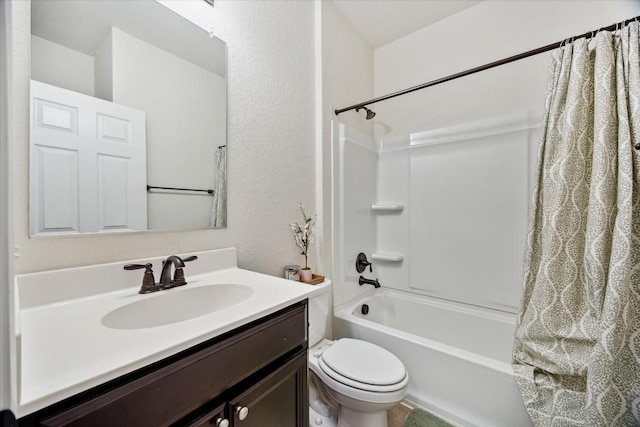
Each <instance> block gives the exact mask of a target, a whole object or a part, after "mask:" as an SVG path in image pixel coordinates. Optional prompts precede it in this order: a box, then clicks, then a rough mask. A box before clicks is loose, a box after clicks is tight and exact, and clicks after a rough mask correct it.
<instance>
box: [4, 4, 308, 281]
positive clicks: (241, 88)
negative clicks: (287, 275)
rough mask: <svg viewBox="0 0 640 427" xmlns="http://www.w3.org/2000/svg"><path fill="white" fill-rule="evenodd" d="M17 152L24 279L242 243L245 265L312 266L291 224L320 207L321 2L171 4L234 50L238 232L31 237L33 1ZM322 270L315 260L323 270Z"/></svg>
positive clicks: (232, 122)
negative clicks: (317, 84) (317, 59)
mask: <svg viewBox="0 0 640 427" xmlns="http://www.w3.org/2000/svg"><path fill="white" fill-rule="evenodd" d="M14 3H15V5H16V8H17V9H20V10H18V11H17V13H18V14H19V15H22V16H23V17H24V18H25V19H22V20H21V21H20V22H21V24H20V25H18V26H17V27H16V29H15V31H14V46H17V47H18V48H19V49H18V50H17V51H16V54H15V55H14V57H13V58H12V62H13V64H12V69H13V73H14V75H13V79H14V81H13V83H14V88H13V89H14V90H13V100H14V109H13V113H14V123H15V125H16V126H15V128H14V132H13V135H12V148H13V152H14V156H13V167H14V170H15V171H16V173H15V174H14V182H13V192H14V198H13V209H14V224H15V243H16V245H18V246H19V247H20V252H21V256H20V258H19V259H17V260H16V263H15V267H16V272H17V273H24V272H30V271H40V270H46V269H53V268H62V267H69V266H78V265H87V264H92V263H102V262H109V261H117V260H125V259H131V258H144V257H147V256H156V255H163V254H168V253H181V252H189V251H197V250H203V249H212V248H220V247H227V246H236V247H237V248H238V256H239V263H240V266H241V267H244V268H248V269H252V270H256V271H260V272H265V273H268V274H277V275H279V274H281V272H282V266H284V265H285V264H289V263H292V262H296V263H300V262H302V257H301V256H299V255H298V251H297V249H296V247H295V245H294V243H293V237H292V235H291V232H290V230H289V227H288V224H289V222H291V221H300V217H299V210H298V202H302V203H303V204H304V205H305V206H306V207H307V209H308V210H309V211H311V212H313V211H314V210H315V206H314V197H315V164H314V161H315V160H314V152H315V151H314V150H315V148H314V147H315V141H314V138H315V133H314V126H315V125H314V120H315V117H314V93H315V92H314V66H315V63H314V3H313V2H307V1H300V2H298V1H294V2H290V1H268V2H264V1H241V2H237V1H222V0H220V1H216V6H215V8H211V7H210V6H208V5H207V4H206V3H204V2H202V1H201V0H193V1H191V0H185V1H179V2H171V3H173V6H174V7H176V8H180V13H181V14H183V15H187V16H189V17H191V19H192V20H193V21H195V22H197V23H198V24H199V25H201V26H202V27H205V28H207V27H209V26H212V27H213V32H214V33H215V34H216V36H218V37H220V38H222V39H223V40H225V41H226V42H227V44H228V71H229V86H228V96H229V121H228V145H229V148H228V161H229V167H228V193H229V204H228V214H229V221H228V224H229V226H228V228H227V229H224V230H204V231H189V232H150V233H138V234H128V235H110V236H79V237H55V238H53V237H51V238H49V237H48V238H38V239H30V238H29V237H28V135H29V128H28V115H29V114H28V110H29V104H28V79H29V77H28V76H29V52H28V47H29V43H28V39H29V31H30V29H29V24H28V22H29V19H28V13H29V9H28V2H22V1H17V2H14ZM314 264H315V263H314Z"/></svg>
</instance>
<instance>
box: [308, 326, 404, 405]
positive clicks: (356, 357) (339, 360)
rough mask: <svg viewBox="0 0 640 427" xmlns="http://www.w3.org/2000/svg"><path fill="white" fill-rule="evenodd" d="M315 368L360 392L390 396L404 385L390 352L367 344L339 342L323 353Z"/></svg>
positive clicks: (398, 363)
mask: <svg viewBox="0 0 640 427" xmlns="http://www.w3.org/2000/svg"><path fill="white" fill-rule="evenodd" d="M318 364H319V366H320V368H321V369H322V370H323V371H324V372H325V373H326V374H327V375H328V376H330V377H331V378H333V379H334V380H336V381H339V382H341V383H343V384H345V385H348V386H350V387H355V388H358V389H360V390H366V391H374V392H378V393H386V392H392V391H396V390H399V389H401V388H403V387H404V386H405V385H406V382H407V381H406V380H407V371H406V369H405V367H404V365H403V364H402V362H401V361H400V360H399V359H398V358H397V357H396V356H395V355H393V354H392V353H391V352H389V351H387V350H385V349H384V348H382V347H379V346H377V345H375V344H372V343H370V342H367V341H362V340H356V339H351V338H343V339H341V340H338V341H336V342H335V343H334V344H333V345H332V346H330V347H329V348H327V349H326V350H325V351H323V352H322V354H321V355H320V358H319V360H318Z"/></svg>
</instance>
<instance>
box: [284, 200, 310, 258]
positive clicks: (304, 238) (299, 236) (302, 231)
mask: <svg viewBox="0 0 640 427" xmlns="http://www.w3.org/2000/svg"><path fill="white" fill-rule="evenodd" d="M300 211H301V212H302V218H303V219H304V225H300V224H298V223H297V222H294V223H292V224H289V226H290V227H291V229H292V230H293V237H295V239H296V245H297V246H298V247H299V248H300V250H301V251H302V252H300V255H304V268H309V265H308V256H309V245H310V244H311V243H312V242H313V232H314V231H315V227H316V218H317V215H313V216H307V214H306V212H305V211H304V208H303V207H302V203H301V204H300Z"/></svg>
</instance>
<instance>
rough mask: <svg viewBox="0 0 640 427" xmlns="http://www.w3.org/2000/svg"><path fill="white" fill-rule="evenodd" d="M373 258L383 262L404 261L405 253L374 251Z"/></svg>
mask: <svg viewBox="0 0 640 427" xmlns="http://www.w3.org/2000/svg"><path fill="white" fill-rule="evenodd" d="M371 259H372V260H374V261H382V262H402V260H403V259H404V254H401V253H398V252H374V253H372V254H371Z"/></svg>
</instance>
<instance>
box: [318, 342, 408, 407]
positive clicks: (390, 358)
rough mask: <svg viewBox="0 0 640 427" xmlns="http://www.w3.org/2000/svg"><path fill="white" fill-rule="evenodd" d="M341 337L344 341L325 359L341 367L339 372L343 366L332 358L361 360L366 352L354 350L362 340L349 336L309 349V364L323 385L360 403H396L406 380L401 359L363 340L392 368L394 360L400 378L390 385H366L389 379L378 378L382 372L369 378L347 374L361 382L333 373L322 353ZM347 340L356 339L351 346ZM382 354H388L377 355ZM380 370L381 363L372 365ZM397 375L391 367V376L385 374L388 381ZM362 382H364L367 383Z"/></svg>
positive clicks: (402, 392) (402, 394)
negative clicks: (316, 348)
mask: <svg viewBox="0 0 640 427" xmlns="http://www.w3.org/2000/svg"><path fill="white" fill-rule="evenodd" d="M344 340H347V341H346V344H345V343H343V344H340V345H339V346H338V347H336V350H334V351H332V352H330V353H328V355H329V357H328V359H329V361H330V363H333V365H334V366H338V369H342V370H343V371H344V369H345V366H343V365H340V364H338V365H336V363H337V360H336V359H340V360H343V359H342V356H345V357H346V358H353V359H356V360H358V359H359V358H360V359H359V360H363V359H362V358H365V357H367V356H368V354H362V353H360V352H359V350H358V348H359V349H360V351H361V350H362V346H360V345H359V344H358V343H363V342H364V341H360V340H352V339H349V338H343V339H340V340H338V341H336V342H334V343H332V344H331V345H330V346H322V348H321V350H319V351H313V352H310V357H309V367H310V368H311V370H312V371H313V372H315V373H316V375H318V376H319V377H320V379H321V380H322V382H323V383H324V384H326V385H327V386H328V387H329V388H332V389H333V390H335V391H337V392H339V393H342V394H344V395H345V396H348V397H350V398H353V399H356V400H360V401H363V402H371V403H392V402H399V401H400V400H402V399H403V398H404V397H405V396H406V393H407V384H408V383H409V376H408V375H407V372H406V370H405V368H404V365H402V362H400V360H399V359H398V358H397V357H396V356H394V355H393V354H391V353H389V352H387V351H386V350H384V349H383V348H381V347H378V346H376V345H374V344H371V343H367V344H369V345H370V346H371V347H368V346H365V347H366V348H367V349H368V350H371V351H372V352H374V353H375V354H376V356H379V357H381V358H382V359H381V360H383V361H386V362H389V363H391V365H392V366H395V367H396V368H397V365H396V362H397V363H398V364H399V366H401V369H400V372H401V373H402V374H403V375H402V378H401V379H400V381H398V382H395V383H391V384H384V385H378V384H370V383H371V382H389V381H383V380H381V378H384V375H383V376H382V377H380V376H376V375H375V374H374V375H372V376H371V377H370V378H368V379H366V378H365V376H363V375H362V373H360V374H356V375H354V374H353V373H351V374H350V376H352V377H354V378H361V379H362V380H363V381H358V380H356V379H353V378H348V377H347V376H345V375H342V374H341V373H340V372H337V371H336V370H334V369H333V368H332V367H331V366H330V365H328V364H327V363H326V361H325V360H324V359H325V358H324V356H325V353H326V352H328V351H329V350H330V349H331V348H333V347H334V346H336V345H338V344H339V343H341V342H343V341H344ZM349 341H356V343H355V347H354V345H353V344H354V343H353V342H351V343H349ZM373 348H375V349H373ZM384 353H388V354H387V355H385V356H380V354H384ZM334 356H335V358H334ZM372 360H373V359H372ZM375 360H379V359H377V358H375ZM338 363H339V362H338ZM346 363H347V364H348V363H349V361H348V360H347V361H346ZM383 370H384V369H381V366H377V367H376V371H383ZM356 372H357V371H356ZM363 372H366V369H365V370H363ZM398 376H399V374H398V370H397V369H392V370H391V375H390V376H388V378H391V379H392V380H394V379H395V378H397V377H398ZM365 381H368V382H369V383H367V382H365Z"/></svg>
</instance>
